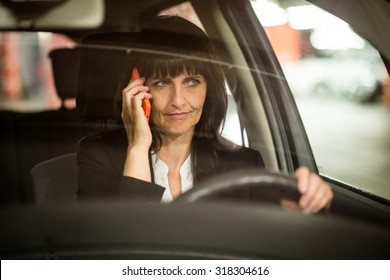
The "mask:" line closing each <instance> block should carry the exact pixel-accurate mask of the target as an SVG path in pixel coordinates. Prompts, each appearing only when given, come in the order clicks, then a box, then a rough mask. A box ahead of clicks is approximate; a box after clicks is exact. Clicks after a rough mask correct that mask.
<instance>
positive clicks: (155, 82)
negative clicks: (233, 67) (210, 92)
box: [146, 73, 207, 136]
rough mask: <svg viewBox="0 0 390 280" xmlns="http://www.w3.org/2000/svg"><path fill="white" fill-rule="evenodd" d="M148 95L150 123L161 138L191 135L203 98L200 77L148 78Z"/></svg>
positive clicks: (203, 81)
mask: <svg viewBox="0 0 390 280" xmlns="http://www.w3.org/2000/svg"><path fill="white" fill-rule="evenodd" d="M146 85H147V86H148V87H149V92H150V93H151V94H152V110H151V122H152V123H153V124H154V127H155V128H156V129H158V130H159V131H160V132H161V133H162V134H163V135H172V136H179V135H184V134H189V135H191V136H192V134H193V132H194V130H195V125H196V124H197V123H198V121H199V119H200V117H201V115H202V109H203V104H204V102H205V99H206V91H207V82H206V80H205V78H204V77H203V76H202V75H199V74H196V75H188V74H186V73H183V74H180V75H179V76H177V77H152V78H150V79H148V80H147V81H146Z"/></svg>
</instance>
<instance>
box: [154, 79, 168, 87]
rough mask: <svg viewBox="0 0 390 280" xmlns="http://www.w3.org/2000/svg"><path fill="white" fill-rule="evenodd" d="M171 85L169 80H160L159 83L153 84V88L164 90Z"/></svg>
mask: <svg viewBox="0 0 390 280" xmlns="http://www.w3.org/2000/svg"><path fill="white" fill-rule="evenodd" d="M169 84H170V81H169V80H167V79H160V80H157V81H155V82H153V83H152V87H155V88H164V87H167V86H169Z"/></svg>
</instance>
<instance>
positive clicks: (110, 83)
mask: <svg viewBox="0 0 390 280" xmlns="http://www.w3.org/2000/svg"><path fill="white" fill-rule="evenodd" d="M136 36H137V33H134V32H114V33H101V34H93V35H90V36H88V37H86V38H84V39H83V40H82V42H81V44H80V45H79V46H78V47H77V48H75V49H60V50H55V51H52V53H51V54H50V57H51V58H52V60H53V62H54V63H53V70H54V73H61V75H55V76H54V77H55V85H56V87H57V88H58V92H59V95H60V96H61V97H62V98H67V97H71V96H72V94H73V96H75V97H76V108H77V112H78V117H79V118H80V119H81V120H83V121H85V122H92V123H96V122H99V123H100V125H98V126H99V127H98V128H97V129H94V130H93V131H92V133H87V134H86V135H84V136H83V137H81V138H80V139H82V141H88V139H89V138H90V137H96V133H101V132H104V131H106V130H108V129H112V128H117V127H118V126H121V121H120V114H118V112H116V110H115V105H116V101H117V100H116V93H117V92H118V91H119V92H120V89H121V86H122V82H123V79H126V80H127V79H128V78H130V76H128V77H124V76H123V73H125V72H126V70H127V69H128V68H129V67H131V66H130V65H129V63H128V59H127V58H128V55H129V53H130V52H131V50H130V47H131V46H133V45H134V42H135V41H136ZM64 72H65V73H69V74H70V75H69V76H67V75H64ZM75 93H76V94H75ZM31 175H32V177H33V183H34V193H35V200H36V202H37V203H45V202H55V201H59V200H64V201H68V202H69V201H76V191H77V156H76V153H68V154H65V155H62V156H58V157H55V158H52V159H50V160H45V161H43V162H40V163H38V164H36V165H35V166H34V167H33V168H32V169H31Z"/></svg>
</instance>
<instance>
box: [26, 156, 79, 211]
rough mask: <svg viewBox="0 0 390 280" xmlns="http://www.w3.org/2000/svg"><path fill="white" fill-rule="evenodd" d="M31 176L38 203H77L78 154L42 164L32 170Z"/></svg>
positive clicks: (53, 159)
mask: <svg viewBox="0 0 390 280" xmlns="http://www.w3.org/2000/svg"><path fill="white" fill-rule="evenodd" d="M31 175H32V179H33V184H34V187H33V191H34V195H35V201H36V203H38V204H45V203H52V202H60V201H65V202H75V201H76V192H77V158H76V153H69V154H66V155H62V156H59V157H55V158H52V159H49V160H45V161H43V162H40V163H38V164H36V165H35V166H34V167H33V168H32V169H31Z"/></svg>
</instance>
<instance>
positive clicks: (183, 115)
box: [167, 112, 189, 120]
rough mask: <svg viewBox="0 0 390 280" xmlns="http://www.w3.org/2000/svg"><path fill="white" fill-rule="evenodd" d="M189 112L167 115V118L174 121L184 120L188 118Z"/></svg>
mask: <svg viewBox="0 0 390 280" xmlns="http://www.w3.org/2000/svg"><path fill="white" fill-rule="evenodd" d="M188 114H189V112H183V113H173V114H167V115H168V117H169V118H172V119H175V120H182V119H185V118H186V117H187V116H188Z"/></svg>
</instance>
